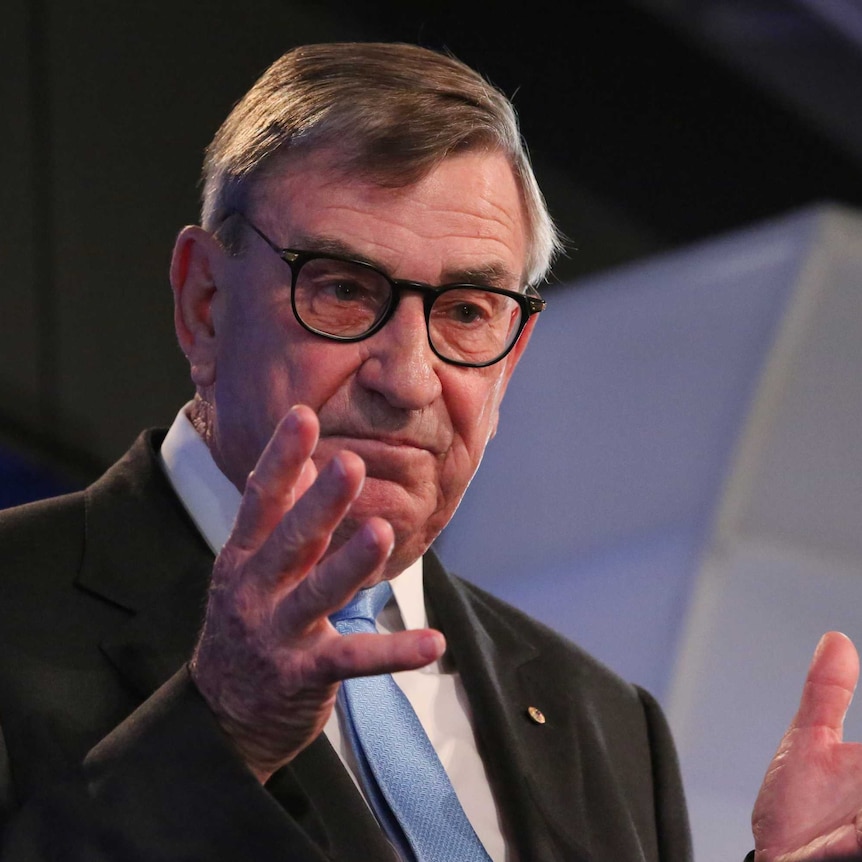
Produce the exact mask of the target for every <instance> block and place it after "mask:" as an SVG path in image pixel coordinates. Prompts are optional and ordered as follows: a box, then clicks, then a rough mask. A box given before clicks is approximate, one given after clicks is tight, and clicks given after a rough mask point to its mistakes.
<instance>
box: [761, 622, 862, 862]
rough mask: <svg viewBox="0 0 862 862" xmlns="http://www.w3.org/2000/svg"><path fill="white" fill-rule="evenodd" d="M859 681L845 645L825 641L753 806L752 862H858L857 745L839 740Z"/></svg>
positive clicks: (833, 636) (861, 779) (861, 816)
mask: <svg viewBox="0 0 862 862" xmlns="http://www.w3.org/2000/svg"><path fill="white" fill-rule="evenodd" d="M858 677H859V657H858V655H857V653H856V649H855V648H854V646H853V644H852V642H851V641H850V639H849V638H847V637H846V636H845V635H842V634H840V633H838V632H828V633H827V634H825V635H824V636H823V637H822V638H821V640H820V643H819V644H818V645H817V649H816V651H815V653H814V658H813V660H812V662H811V667H810V668H809V670H808V676H807V678H806V680H805V687H804V688H803V691H802V699H801V701H800V704H799V711H798V712H797V713H796V716H795V717H794V719H793V721H792V722H791V724H790V727H789V728H788V730H787V733H785V735H784V738H783V739H782V740H781V744H780V745H779V747H778V751H777V753H776V755H775V757H774V758H773V760H772V763H771V764H770V766H769V769H768V770H767V773H766V777H765V778H764V780H763V785H762V787H761V789H760V793H759V794H758V797H757V801H756V802H755V805H754V812H753V814H752V829H753V832H754V839H755V848H756V853H755V862H802V860H827V859H832V860H839V859H840V860H850V859H862V744H860V743H855V742H843V741H842V735H843V726H844V716H845V714H846V712H847V708H848V706H849V705H850V701H851V699H852V697H853V691H854V689H855V687H856V681H857V679H858Z"/></svg>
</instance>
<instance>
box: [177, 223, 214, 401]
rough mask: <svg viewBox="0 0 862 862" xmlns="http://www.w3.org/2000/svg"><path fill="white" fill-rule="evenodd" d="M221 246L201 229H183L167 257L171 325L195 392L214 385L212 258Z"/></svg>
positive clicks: (191, 227)
mask: <svg viewBox="0 0 862 862" xmlns="http://www.w3.org/2000/svg"><path fill="white" fill-rule="evenodd" d="M221 254H223V251H222V249H221V246H220V245H219V244H218V243H217V242H216V240H215V239H214V238H213V237H212V235H211V234H209V233H207V231H205V230H204V229H203V228H200V227H197V226H194V225H193V226H189V227H185V228H183V229H182V230H181V231H180V233H179V236H178V237H177V241H176V243H175V245H174V252H173V256H172V257H171V273H170V274H171V287H172V289H173V292H174V326H175V329H176V333H177V340H178V341H179V343H180V347H181V348H182V351H183V353H185V355H186V358H187V359H188V361H189V366H190V368H191V376H192V381H193V382H194V384H195V386H197V387H198V388H199V389H200V388H202V387H207V386H211V385H212V384H213V383H214V382H215V372H216V346H217V333H216V330H215V324H214V319H213V304H214V302H215V299H216V296H217V293H218V287H217V286H216V280H215V275H214V273H215V269H216V258H217V255H221Z"/></svg>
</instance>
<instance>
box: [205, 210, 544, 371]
mask: <svg viewBox="0 0 862 862" xmlns="http://www.w3.org/2000/svg"><path fill="white" fill-rule="evenodd" d="M232 216H239V217H240V218H241V219H242V220H243V221H244V222H245V223H246V224H247V225H248V226H249V227H250V228H251V229H252V230H253V231H254V232H255V233H256V234H257V235H258V236H259V237H260V238H261V239H262V240H263V241H264V242H265V243H266V244H267V245H268V246H269V247H270V248H271V249H272V250H273V251H274V252H275V253H276V254H277V255H278V256H279V257H280V258H281V259H282V260H283V261H284V263H286V264H287V266H288V267H289V268H290V306H291V309H292V310H293V316H294V317H295V318H296V321H297V323H299V325H300V326H301V327H302V328H303V329H305V330H306V331H308V332H310V333H312V334H313V335H319V336H320V337H321V338H327V339H329V340H330V341H340V342H343V343H354V342H357V341H364V340H365V339H366V338H370V337H371V336H372V335H374V334H375V333H377V332H379V331H380V330H381V329H383V327H384V326H385V325H386V324H387V323H388V322H389V321H390V320H391V319H392V317H393V316H394V314H395V311H396V310H397V308H398V304H399V302H400V301H401V293H402V291H404V290H413V291H416V292H417V293H421V294H422V303H423V308H424V313H425V334H426V335H427V337H428V346H429V347H430V348H431V351H432V352H433V353H434V355H435V356H437V357H438V359H441V360H442V361H443V362H446V363H448V364H449V365H457V366H460V367H462V368H487V367H488V366H489V365H495V364H496V363H498V362H500V361H501V360H503V359H505V358H506V356H508V355H509V353H510V351H511V350H512V348H513V347H514V346H515V345H516V344H517V343H518V339H519V338H520V337H521V333H522V332H523V331H524V328H525V327H526V325H527V323H528V321H529V319H530V318H531V317H532V316H533V315H534V314H538V313H539V312H542V311H544V310H545V308H546V307H547V302H546V301H545V300H544V299H542V297H541V296H540V295H539V292H538V290H536V288H535V287H533V286H532V285H530V284H528V285H526V287H525V289H524V290H525V292H524V293H519V292H518V291H514V290H506V289H505V288H502V287H490V286H489V285H485V284H469V283H463V284H462V283H457V284H442V285H440V286H438V287H435V286H434V285H431V284H426V283H425V282H422V281H410V280H408V279H401V278H392V277H391V276H389V275H388V274H387V273H386V272H384V271H383V270H382V269H380V268H379V267H377V266H375V265H374V264H371V263H367V262H366V261H364V260H357V259H355V258H352V257H347V256H345V255H339V254H329V253H325V252H316V251H303V250H301V249H294V248H283V247H282V246H280V245H278V243H276V242H273V240H271V239H270V238H269V237H268V236H267V235H266V234H265V233H264V232H263V231H262V230H261V229H260V228H259V227H258V226H257V225H255V224H254V222H252V221H251V220H250V219H249V217H248V216H247V215H246V214H245V213H243V212H241V211H240V210H231V211H230V212H229V213H228V214H227V215H226V216H225V217H224V219H223V220H222V224H224V222H226V221H227V220H228V219H229V218H231V217H232ZM312 260H336V261H340V262H342V263H349V264H353V265H356V266H360V267H362V268H363V269H367V270H370V271H371V272H374V273H376V274H377V275H379V276H381V277H382V278H383V279H384V280H385V281H386V282H387V283H388V284H389V288H390V291H391V298H390V301H389V307H388V308H387V309H386V311H385V312H384V313H383V314H382V315H381V316H380V319H379V320H377V321H376V322H375V323H374V324H373V325H372V327H371V328H370V329H369V330H368V331H367V332H363V333H362V334H361V335H334V334H332V333H329V332H323V331H322V330H320V329H315V328H314V327H313V326H311V325H310V324H308V323H306V322H305V321H304V320H303V319H302V317H301V316H300V314H299V312H298V311H297V308H296V282H297V279H298V278H299V273H300V271H301V270H302V267H303V266H305V264H306V263H308V262H309V261H312ZM453 290H480V291H483V292H486V293H496V294H499V295H501V296H507V297H510V298H511V299H514V300H515V302H516V303H517V304H518V306H519V307H520V309H521V320H520V323H519V324H518V330H517V332H516V333H515V337H514V338H513V339H512V341H511V343H510V344H509V346H508V347H506V349H505V350H504V351H503V352H502V353H501V354H500V355H499V356H497V357H496V358H494V359H491V360H489V361H487V362H463V361H461V360H458V359H450V358H449V357H448V356H444V355H443V354H442V353H440V351H439V350H438V349H437V348H436V347H435V346H434V341H433V340H432V338H431V308H432V306H433V305H434V303H435V302H436V301H437V299H438V297H440V296H442V295H443V294H444V293H448V292H450V291H453Z"/></svg>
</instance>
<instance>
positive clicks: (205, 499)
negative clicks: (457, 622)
mask: <svg viewBox="0 0 862 862" xmlns="http://www.w3.org/2000/svg"><path fill="white" fill-rule="evenodd" d="M187 406H188V405H187ZM187 406H186V407H184V408H183V409H182V410H181V411H180V412H179V413H178V414H177V417H176V419H175V420H174V423H173V425H172V426H171V428H170V430H169V431H168V435H167V437H166V438H165V440H164V443H163V444H162V449H161V459H162V464H163V465H164V468H165V471H166V472H167V475H168V479H169V480H170V482H171V485H172V486H173V488H174V490H175V491H176V493H177V495H178V496H179V498H180V500H181V502H182V504H183V506H184V507H185V508H186V510H187V511H188V513H189V515H190V516H191V518H192V520H193V521H194V522H195V524H196V525H197V527H198V529H199V530H200V532H201V534H202V535H203V537H204V539H205V540H206V541H207V543H208V544H209V546H210V547H211V548H212V550H213V553H215V554H218V552H219V551H220V550H221V547H222V545H223V544H224V543H225V542H226V541H227V538H228V536H229V535H230V531H231V529H232V528H233V522H234V519H235V518H236V514H237V511H238V509H239V504H240V493H239V491H238V490H237V489H236V487H235V486H234V485H233V484H232V483H231V482H230V480H229V479H228V478H227V477H226V476H225V475H224V474H223V473H222V472H221V470H219V468H218V467H217V465H216V463H215V461H214V460H213V457H212V455H211V454H210V450H209V448H208V447H207V445H206V444H205V443H204V441H203V439H202V438H201V437H200V435H199V434H198V433H197V431H195V429H194V426H193V425H192V423H191V422H190V421H189V419H188V417H187V415H186V409H187ZM391 583H392V592H393V595H394V601H390V602H389V604H388V605H387V606H386V607H385V608H384V610H383V612H382V613H381V614H380V616H379V618H378V627H379V629H380V630H381V631H384V632H394V631H402V630H405V629H419V628H425V627H427V625H428V617H427V614H426V611H425V598H424V593H423V586H422V560H421V558H420V559H419V560H417V561H416V562H415V563H413V564H412V565H411V566H409V567H408V568H407V569H406V570H405V571H404V572H402V573H401V574H400V575H398V576H397V577H395V578H393V579H392V581H391ZM393 678H394V679H395V681H396V682H397V683H398V685H399V686H400V687H401V689H402V690H403V691H404V693H405V694H406V695H407V698H408V699H409V701H410V703H411V704H412V706H413V709H414V710H415V711H416V714H417V716H418V717H419V720H420V722H421V723H422V726H423V727H424V728H425V732H426V733H427V734H428V737H429V739H430V740H431V743H432V745H433V746H434V748H435V749H436V751H437V754H438V756H439V757H440V760H441V762H442V763H443V766H444V768H445V769H446V772H447V774H448V775H449V779H450V781H451V782H452V786H453V787H454V788H455V793H456V794H457V796H458V799H459V801H460V802H461V805H462V807H463V808H464V812H465V813H466V815H467V818H468V819H469V821H470V823H471V824H472V825H473V828H474V829H475V830H476V834H477V835H478V836H479V839H480V841H481V842H482V844H483V845H484V846H485V849H486V850H487V852H488V855H489V856H490V857H491V859H492V860H493V862H513V860H514V855H513V852H512V851H507V847H506V841H505V839H504V837H503V834H502V830H501V826H500V818H499V814H498V811H497V806H496V804H495V802H494V798H493V796H492V794H491V788H490V786H489V784H488V778H487V773H486V771H485V765H484V763H483V762H482V759H481V758H480V757H479V752H478V749H477V747H476V739H475V736H474V734H473V728H472V725H471V719H470V707H469V704H468V703H467V697H466V694H465V692H464V688H463V686H462V685H461V680H460V676H459V674H458V673H457V672H453V671H450V670H448V669H446V668H444V667H441V663H440V662H434V663H433V664H431V665H428V666H427V667H424V668H421V669H420V670H414V671H404V672H401V673H396V674H393ZM341 720H342V719H341V716H340V715H339V714H338V710H336V711H335V712H333V714H332V715H331V716H330V719H329V721H328V722H327V724H326V727H325V728H324V732H325V733H326V735H327V737H328V738H329V741H330V742H331V743H332V746H333V748H334V749H335V750H336V752H337V753H338V755H339V757H340V758H341V760H342V762H343V763H344V765H345V766H346V767H347V770H348V772H349V773H350V775H351V776H352V778H353V780H354V781H355V782H356V784H357V787H359V789H360V791H362V786H361V783H360V781H359V779H358V777H357V771H356V766H355V761H354V758H353V752H352V751H351V750H350V746H349V744H348V741H347V739H346V737H345V736H344V735H343V734H342V733H341V726H340V722H341ZM364 795H365V794H364V792H363V796H364Z"/></svg>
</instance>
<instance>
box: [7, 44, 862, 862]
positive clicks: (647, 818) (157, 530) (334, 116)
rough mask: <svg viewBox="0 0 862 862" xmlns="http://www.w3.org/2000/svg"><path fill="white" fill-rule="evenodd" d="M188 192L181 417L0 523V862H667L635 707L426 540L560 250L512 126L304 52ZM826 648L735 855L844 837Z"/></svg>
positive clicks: (270, 85)
mask: <svg viewBox="0 0 862 862" xmlns="http://www.w3.org/2000/svg"><path fill="white" fill-rule="evenodd" d="M204 175H205V187H204V205H203V216H202V226H201V227H188V228H185V229H184V230H183V231H182V232H181V233H180V235H179V237H178V240H177V244H176V248H175V252H174V257H173V261H172V266H171V281H172V285H173V288H174V294H175V322H176V330H177V335H178V339H179V343H180V346H181V348H182V350H183V351H184V353H185V355H186V356H187V358H188V361H189V365H190V368H191V377H192V380H193V382H194V385H195V395H194V399H193V400H192V401H191V402H190V403H189V404H188V405H186V407H185V408H184V409H183V410H182V411H181V412H180V413H179V415H178V416H177V419H176V421H175V422H174V424H173V426H172V427H171V429H170V430H169V431H168V433H167V435H166V436H165V435H164V434H163V433H159V432H149V433H146V434H144V435H142V437H141V438H140V439H139V440H138V441H137V443H136V444H135V445H134V447H133V448H132V449H131V450H130V452H129V453H128V454H127V455H126V456H125V458H124V459H123V460H122V461H120V462H119V463H118V464H117V465H115V466H114V467H113V468H112V469H111V470H110V471H109V472H108V473H107V474H106V475H105V476H104V477H103V478H102V479H101V480H99V481H98V482H97V483H96V484H95V485H93V486H92V487H91V488H89V489H87V490H86V491H85V492H83V493H81V494H76V495H72V496H70V497H67V498H60V499H57V500H51V501H46V502H43V503H39V504H36V505H33V506H29V507H25V508H22V509H19V510H14V511H10V512H7V513H5V514H4V515H3V517H2V521H0V553H2V559H3V566H4V574H3V578H2V587H0V590H2V594H0V595H2V602H0V626H2V630H0V637H2V642H3V644H4V648H5V649H4V659H3V662H2V665H3V668H2V676H0V720H2V727H3V733H4V737H5V750H6V752H8V756H7V757H6V758H5V763H4V766H5V770H4V772H3V781H2V799H3V811H4V815H5V821H6V829H5V835H4V841H3V856H2V858H3V859H10V860H18V859H63V860H108V859H109V860H154V859H166V860H167V859H171V860H173V859H177V860H179V859H183V860H186V859H188V860H192V859H195V860H199V859H207V860H220V859H224V860H236V859H253V860H256V862H258V860H273V862H275V860H309V862H310V860H324V859H335V860H357V861H358V860H369V859H373V860H377V859H381V860H382V859H399V858H400V859H407V860H409V859H419V860H432V859H433V860H444V859H452V860H487V859H493V860H514V859H518V860H522V862H535V860H581V859H596V860H608V862H611V860H613V862H626V860H686V859H688V858H689V856H690V847H689V839H688V830H687V823H686V816H685V808H684V802H683V797H682V791H681V789H680V785H679V779H678V774H677V767H676V760H675V755H674V751H673V746H672V743H671V741H670V738H669V735H668V733H667V729H666V726H665V723H664V720H663V718H662V716H661V713H660V710H659V709H658V707H657V706H656V704H655V702H654V701H653V700H652V699H651V698H650V697H649V695H648V694H646V693H645V692H643V691H640V690H638V689H637V688H635V687H633V686H630V685H628V684H626V683H624V682H622V681H621V680H619V679H618V678H616V677H615V676H614V675H613V674H612V673H611V672H610V671H608V670H607V669H605V668H604V667H602V666H601V665H600V664H599V663H597V662H596V661H595V660H593V659H591V658H590V657H588V656H587V655H585V654H584V653H582V652H581V651H579V650H578V649H577V648H576V647H574V646H573V645H571V644H569V643H568V642H566V641H565V640H563V639H562V638H560V637H558V636H557V635H556V634H554V633H552V632H550V631H548V630H547V629H545V628H543V627H542V626H540V625H539V624H537V623H535V622H533V621H531V620H529V619H527V618H526V617H524V616H523V615H522V614H520V613H518V612H517V611H516V610H514V609H513V608H510V607H507V606H506V605H504V604H503V603H501V602H500V601H498V600H496V599H494V598H493V597H491V596H489V595H487V594H484V593H482V592H481V591H480V590H478V589H476V588H474V587H472V586H470V585H469V584H467V583H466V582H463V581H460V580H458V579H456V578H454V577H452V576H451V575H449V574H448V573H447V572H445V571H444V570H443V569H442V567H441V566H440V564H439V563H438V562H437V560H436V559H435V558H434V556H433V553H432V552H431V551H429V546H430V545H431V543H432V541H433V540H434V538H435V537H436V536H437V535H438V534H439V533H440V531H441V530H442V528H443V527H444V526H445V525H446V523H447V522H448V521H449V519H450V518H451V517H452V514H453V513H454V511H455V509H456V507H457V506H458V503H459V501H460V500H461V497H462V495H463V494H464V491H465V490H466V488H467V485H468V484H469V482H470V479H471V478H472V476H473V474H474V472H475V470H476V469H477V467H478V466H479V462H480V461H481V458H482V454H483V452H484V449H485V446H486V445H487V443H488V441H489V440H490V438H491V437H492V436H493V435H494V432H495V430H496V426H497V421H498V415H499V408H500V403H501V400H502V398H503V395H504V393H505V390H506V385H507V383H508V380H509V378H510V376H511V374H512V373H513V371H514V369H515V366H516V364H517V362H518V359H519V357H520V356H521V354H522V352H523V351H524V349H525V348H526V346H527V342H528V340H529V337H530V335H531V332H532V329H533V326H534V323H535V320H536V317H535V315H536V313H538V312H540V311H541V310H542V309H543V308H544V302H543V301H542V300H541V299H540V297H539V295H538V293H537V292H536V290H535V289H534V287H533V285H534V284H536V283H537V282H539V281H541V279H542V277H543V275H544V274H545V272H546V271H547V269H548V266H549V264H550V261H551V258H552V255H553V253H554V251H555V249H556V244H557V240H556V235H555V232H554V229H553V226H552V223H551V221H550V218H549V217H548V214H547V212H546V209H545V206H544V203H543V200H542V197H541V195H540V193H539V190H538V188H537V186H536V183H535V180H534V178H533V174H532V171H531V169H530V166H529V163H528V160H527V157H526V155H525V151H524V149H523V146H522V143H521V141H520V137H519V134H518V130H517V126H516V121H515V116H514V113H513V111H512V108H511V105H510V104H509V103H508V101H507V100H506V99H505V98H504V97H503V96H502V95H501V94H500V93H499V92H497V91H496V90H495V89H494V88H493V87H491V86H490V85H489V84H488V83H487V82H486V81H484V80H483V79H482V78H481V77H480V76H479V75H477V74H476V73H474V72H473V71H472V70H470V69H468V68H467V67H465V66H463V65H462V64H461V63H459V62H457V61H455V60H454V59H452V58H449V57H446V56H443V55H439V54H436V53H433V52H430V51H426V50H424V49H421V48H418V47H415V46H406V45H377V44H359V45H344V44H339V45H315V46H309V47H305V48H300V49H297V50H295V51H292V52H289V53H288V54H286V55H285V56H283V57H282V58H281V59H279V60H278V61H277V62H276V63H275V64H273V66H272V67H271V68H270V69H269V70H267V72H266V73H265V74H264V75H263V76H262V78H261V79H260V80H259V81H258V82H257V83H256V84H255V86H254V87H253V88H252V90H251V91H250V92H249V93H248V94H247V95H246V96H245V97H244V98H243V99H242V100H241V101H240V102H239V104H238V105H237V106H236V108H235V109H234V110H233V112H232V113H231V114H230V116H229V117H228V119H227V120H226V122H225V123H224V125H223V126H222V128H221V129H220V130H219V131H218V133H217V135H216V137H215V139H214V141H213V143H212V144H211V146H210V147H209V149H208V152H207V158H206V165H205V171H204ZM214 553H215V554H216V555H217V556H216V560H215V565H214V567H213V554H214ZM524 576H525V577H529V573H525V575H524ZM208 587H209V588H208ZM207 588H208V589H207ZM375 620H376V625H377V626H379V629H375ZM429 624H430V625H431V626H433V627H432V628H429ZM444 636H445V639H444ZM850 659H851V650H850V648H849V647H848V646H847V645H846V644H844V643H843V642H842V641H840V640H839V639H838V638H836V637H834V636H833V637H832V639H831V640H828V641H827V642H826V645H825V647H824V649H823V650H822V651H821V654H820V655H819V656H818V658H817V660H816V661H815V664H814V666H813V669H812V676H811V681H812V685H810V686H809V687H808V691H809V692H811V691H812V690H813V689H812V687H813V688H814V689H816V686H817V682H818V680H822V679H826V680H827V682H829V683H836V684H837V685H829V686H827V687H826V688H824V691H825V693H826V695H828V697H826V698H820V699H818V698H816V697H814V696H812V695H810V694H809V695H808V697H807V700H805V701H804V702H803V709H802V710H801V712H800V717H799V718H798V722H797V724H796V725H794V728H793V730H792V733H791V735H790V736H788V740H787V741H786V745H785V749H784V750H783V751H782V754H781V756H780V757H779V759H778V760H777V761H776V763H775V765H774V768H773V770H772V772H771V773H770V776H769V777H768V779H767V783H766V785H765V789H764V792H763V794H762V795H761V799H760V801H759V803H758V806H759V807H758V811H757V829H758V849H759V850H760V851H762V852H761V856H760V857H759V858H763V859H767V858H779V857H781V854H782V853H787V852H790V851H795V850H797V849H801V851H802V854H803V855H800V856H799V857H798V858H807V857H805V856H804V854H805V853H806V852H808V851H811V854H815V853H816V852H819V850H818V848H820V847H822V846H823V842H824V841H825V842H828V841H829V840H831V839H830V838H829V836H830V835H832V836H833V838H834V846H835V848H836V852H843V851H844V850H847V849H849V848H851V845H852V846H853V847H855V844H853V841H852V840H851V838H853V836H851V834H850V832H847V831H846V830H847V829H850V828H852V822H853V818H852V816H851V815H852V813H853V812H849V813H848V811H849V809H847V806H844V807H843V808H842V806H841V805H839V804H838V802H837V800H835V799H826V800H825V801H824V802H823V804H824V805H825V806H826V808H825V810H826V811H828V812H830V815H831V812H833V811H838V812H839V813H838V814H837V815H835V817H836V818H838V819H836V820H835V822H834V823H833V822H831V821H829V820H828V818H826V817H824V816H821V813H820V812H819V811H817V810H815V809H814V803H813V801H812V796H811V793H810V787H809V780H810V777H811V775H812V774H814V771H816V770H818V769H819V770H820V771H821V772H820V774H821V775H826V776H827V777H828V776H829V775H831V773H832V772H833V771H835V770H837V769H838V768H839V765H838V764H836V763H831V764H830V765H829V766H824V765H823V763H824V758H823V757H822V756H821V755H822V752H823V751H824V750H828V752H829V753H830V754H835V753H836V752H838V756H844V755H845V754H846V753H847V752H846V749H845V748H843V747H838V748H836V747H835V745H836V744H837V743H835V742H834V740H827V741H826V742H824V741H823V740H822V739H821V738H820V737H822V735H823V732H824V731H823V728H822V726H821V725H827V726H830V727H831V726H835V725H840V718H838V719H836V716H837V715H839V713H840V711H841V709H842V707H843V706H845V705H846V704H843V703H842V702H841V694H840V693H841V692H845V693H846V689H847V687H848V685H850V684H851V683H852V680H851V677H852V674H853V669H852V667H849V665H848V666H846V667H845V665H846V664H847V662H849V661H850ZM393 673H394V674H396V675H397V683H396V682H393V678H392V677H390V676H389V675H390V674H393ZM345 681H346V682H345ZM405 695H406V698H405ZM829 698H832V700H834V701H835V702H834V703H830V702H828V700H829ZM336 702H337V706H336ZM546 716H547V717H546ZM824 746H826V748H825V749H824ZM847 756H850V755H847ZM854 756H855V755H854ZM833 760H834V758H833ZM842 768H843V767H842ZM847 798H848V799H849V798H851V796H849V795H848V797H847ZM839 809H840V811H839ZM802 812H804V814H803V813H802ZM809 812H810V813H809ZM854 812H855V809H854ZM841 823H844V824H845V825H844V826H841V825H840V824H841ZM809 824H811V825H810V826H809ZM847 824H851V826H848V825H847ZM841 829H844V830H845V832H844V833H841V835H839V832H838V830H841ZM842 835H843V837H842ZM835 836H837V837H835ZM853 840H855V838H853ZM839 841H844V843H843V844H839ZM787 858H790V857H787ZM793 858H797V857H793ZM811 858H814V855H812V856H811ZM816 858H820V857H816Z"/></svg>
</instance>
